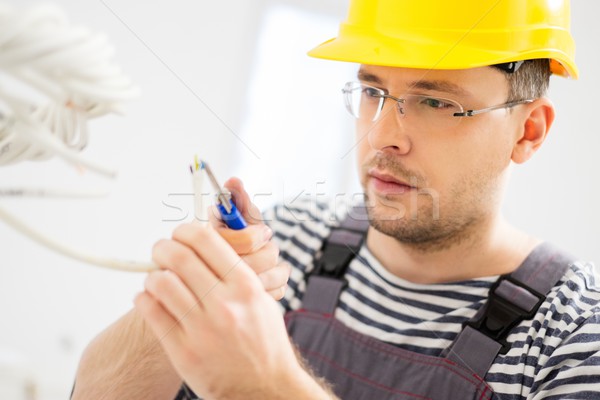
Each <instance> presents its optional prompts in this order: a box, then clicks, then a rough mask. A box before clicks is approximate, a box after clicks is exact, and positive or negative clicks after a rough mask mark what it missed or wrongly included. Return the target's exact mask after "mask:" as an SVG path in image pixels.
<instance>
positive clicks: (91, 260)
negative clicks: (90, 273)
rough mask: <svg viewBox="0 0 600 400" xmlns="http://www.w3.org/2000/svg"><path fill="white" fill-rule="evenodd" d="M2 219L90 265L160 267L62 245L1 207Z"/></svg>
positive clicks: (128, 268) (139, 268)
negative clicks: (98, 254) (97, 254)
mask: <svg viewBox="0 0 600 400" xmlns="http://www.w3.org/2000/svg"><path fill="white" fill-rule="evenodd" d="M0 219H2V220H4V222H6V223H7V224H8V225H10V226H12V227H13V228H14V229H16V230H18V231H19V232H21V233H23V234H24V235H26V236H28V237H29V238H30V239H33V240H35V241H36V242H38V243H40V244H42V245H44V246H46V247H48V248H50V249H52V250H54V251H56V252H58V253H60V254H63V255H65V256H67V257H71V258H74V259H76V260H79V261H83V262H85V263H88V264H93V265H96V266H99V267H104V268H110V269H115V270H120V271H129V272H150V271H155V270H157V269H158V268H159V267H158V266H157V265H156V264H154V263H151V262H147V263H144V262H137V261H129V260H118V259H114V258H108V257H99V256H95V255H91V254H88V253H85V252H82V251H79V250H76V249H74V248H72V247H70V246H68V245H66V244H63V243H60V242H58V241H56V240H54V239H52V238H50V237H48V236H46V235H44V234H43V233H41V232H40V231H38V230H36V229H34V228H32V227H30V226H29V225H27V224H26V223H24V222H23V221H21V220H20V219H18V218H16V217H15V216H13V215H11V214H10V213H9V212H7V211H6V210H4V209H3V208H2V207H0Z"/></svg>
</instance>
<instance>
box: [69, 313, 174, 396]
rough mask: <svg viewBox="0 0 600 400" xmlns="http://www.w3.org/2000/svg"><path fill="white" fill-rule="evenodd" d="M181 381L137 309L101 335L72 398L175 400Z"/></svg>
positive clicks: (90, 348)
mask: <svg viewBox="0 0 600 400" xmlns="http://www.w3.org/2000/svg"><path fill="white" fill-rule="evenodd" d="M180 385H181V379H180V378H179V376H178V375H177V373H176V372H175V370H174V369H173V367H172V366H171V363H170V362H169V360H168V358H167V356H166V355H165V353H164V352H163V350H162V348H161V346H160V344H159V343H158V340H157V339H156V337H155V336H154V334H153V333H152V332H151V331H150V330H148V329H147V327H146V325H145V323H144V321H143V320H142V319H141V317H140V316H139V315H138V314H137V312H136V311H135V310H132V311H130V312H129V313H127V314H126V315H125V316H123V317H122V318H121V319H119V320H118V321H117V322H115V323H114V324H113V325H111V326H110V327H108V328H107V329H106V330H105V331H103V332H102V333H101V334H99V335H98V336H97V337H96V338H95V339H94V340H93V341H92V342H91V343H90V344H89V345H88V347H87V348H86V350H85V351H84V353H83V356H82V358H81V362H80V364H79V369H78V371H77V378H76V383H75V389H74V392H73V397H72V399H74V400H81V399H95V400H109V399H134V398H135V399H138V398H140V399H141V398H143V399H147V400H150V399H160V400H165V399H172V398H174V397H175V395H176V394H177V390H178V389H179V387H180Z"/></svg>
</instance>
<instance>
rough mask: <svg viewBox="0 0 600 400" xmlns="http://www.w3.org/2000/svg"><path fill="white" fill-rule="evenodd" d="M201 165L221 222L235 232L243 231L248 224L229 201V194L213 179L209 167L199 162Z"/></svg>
mask: <svg viewBox="0 0 600 400" xmlns="http://www.w3.org/2000/svg"><path fill="white" fill-rule="evenodd" d="M201 165H202V167H203V168H204V170H205V171H206V174H207V175H208V178H209V179H210V183H211V184H212V186H213V189H214V190H215V192H216V193H217V208H218V209H219V213H220V214H221V219H222V220H223V222H225V225H227V226H228V227H229V228H231V229H235V230H239V229H244V228H245V227H247V226H248V224H247V223H246V221H245V220H244V217H242V214H241V213H240V211H239V210H238V209H237V207H236V206H235V204H234V203H233V200H232V199H231V192H230V191H229V190H227V189H225V188H223V187H222V186H221V185H219V183H218V182H217V178H215V176H214V174H213V173H212V171H211V169H210V167H209V166H208V164H207V163H206V162H205V161H201Z"/></svg>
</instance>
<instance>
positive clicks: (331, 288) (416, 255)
mask: <svg viewBox="0 0 600 400" xmlns="http://www.w3.org/2000/svg"><path fill="white" fill-rule="evenodd" d="M568 6H569V5H568V3H567V2H566V1H560V0H559V1H556V0H531V1H527V2H524V1H522V0H500V1H497V0H495V1H492V0H489V1H481V0H479V1H458V2H447V1H442V0H429V1H425V2H415V1H410V0H377V1H373V0H368V1H367V0H353V1H352V2H351V6H350V13H349V15H348V20H347V21H346V22H345V23H344V24H343V25H342V27H341V29H340V34H339V36H338V38H336V39H333V40H331V41H329V42H326V43H324V44H322V45H321V46H319V47H318V48H316V49H315V50H313V52H312V55H314V56H317V57H322V58H330V59H336V60H342V61H350V62H356V63H359V64H361V66H360V68H359V70H358V74H357V81H356V82H349V83H348V84H346V85H345V86H344V89H343V94H344V98H345V102H346V106H347V108H348V110H349V111H350V112H351V113H352V114H353V115H354V116H355V117H356V118H357V126H356V127H357V132H356V139H357V144H356V149H357V160H358V167H359V172H360V178H361V183H362V186H363V188H364V192H365V197H366V201H365V208H364V209H363V208H351V209H347V210H345V211H344V210H340V209H336V208H335V207H328V206H326V205H322V204H318V205H317V207H316V208H315V207H314V205H311V204H302V205H298V206H296V207H278V208H275V209H274V210H270V211H268V212H266V213H265V220H266V221H267V222H268V223H269V225H270V226H271V229H273V231H274V232H275V233H274V241H275V242H276V243H277V244H278V247H279V250H280V257H281V258H282V259H284V260H286V261H287V262H288V263H290V264H291V265H292V269H291V273H290V281H289V289H288V290H287V292H286V294H285V297H284V298H283V299H282V300H281V304H282V305H283V307H284V308H285V311H286V319H285V324H284V321H283V320H282V319H281V315H280V310H279V309H278V308H277V306H276V303H275V302H273V301H272V299H271V297H269V295H268V294H267V292H266V291H265V289H267V291H269V290H271V291H272V290H275V291H278V290H279V288H280V287H281V286H282V282H283V281H284V280H285V277H286V276H285V274H283V273H282V271H283V268H284V267H282V265H281V264H278V263H277V262H276V261H275V260H274V254H275V251H274V250H273V248H272V245H268V246H266V247H262V246H263V243H264V239H263V240H262V241H261V240H258V239H256V240H253V239H250V238H252V237H257V236H256V235H257V233H258V231H259V230H261V229H263V226H262V225H261V224H260V223H257V224H255V225H254V226H253V227H252V229H253V231H247V233H244V232H243V231H242V232H233V233H232V232H230V231H226V230H223V229H221V228H218V229H214V228H200V227H198V226H194V225H184V226H182V227H180V228H178V229H177V230H176V231H175V232H174V235H173V240H168V241H161V242H159V243H158V244H157V246H155V249H154V253H153V254H154V259H155V261H156V262H157V263H158V264H159V265H161V267H163V269H164V271H161V272H157V273H153V274H151V275H150V276H149V277H148V280H147V282H146V285H145V289H146V290H145V292H144V293H142V294H141V295H139V296H138V297H137V298H136V301H135V304H136V310H137V312H139V315H141V318H143V320H144V321H145V323H146V324H147V326H148V327H149V329H150V330H151V331H152V333H153V334H154V335H155V336H156V337H157V338H158V339H153V338H152V335H151V334H150V333H149V332H147V328H146V325H145V324H144V322H142V319H141V318H140V316H139V315H134V316H129V317H128V319H127V318H126V319H125V320H123V321H127V323H123V325H122V327H123V330H122V331H121V330H120V329H119V326H118V325H117V327H113V328H112V329H109V331H107V332H105V333H104V334H103V335H101V336H100V337H99V338H98V339H96V342H95V343H94V344H92V345H91V346H90V348H89V349H88V350H87V351H86V354H84V357H83V359H82V364H81V367H80V372H79V374H78V382H77V385H76V387H75V396H74V397H77V398H85V397H86V395H88V396H89V393H94V396H93V398H103V397H102V396H104V398H123V397H125V398H170V397H173V396H174V395H175V393H176V392H177V388H178V386H179V384H180V383H181V380H183V381H185V383H186V385H185V386H184V387H183V388H182V389H181V391H179V394H178V395H177V398H180V399H183V398H195V396H194V394H193V393H192V392H195V393H196V394H197V395H198V396H199V397H201V398H207V399H237V398H243V399H249V398H256V399H271V398H273V399H279V398H286V399H287V398H293V399H331V398H336V396H339V397H340V398H344V399H353V398H357V399H358V398H362V399H387V398H390V399H391V398H403V399H404V398H410V399H419V398H421V399H423V398H434V399H469V398H477V399H491V398H500V399H505V398H506V399H565V398H568V399H589V398H596V397H598V396H599V395H600V357H599V356H600V352H599V351H600V334H598V332H600V325H599V324H600V309H599V307H598V300H599V299H600V290H599V288H598V287H597V286H596V284H595V281H596V279H598V275H597V273H596V272H594V271H593V269H592V267H591V266H589V265H583V264H581V263H578V262H574V261H573V260H572V259H570V256H568V255H567V254H565V253H563V252H561V251H560V250H557V249H556V248H554V247H552V246H549V245H547V244H545V243H543V242H542V241H541V240H540V239H538V238H534V237H532V236H530V235H527V234H526V233H524V232H520V231H518V230H517V229H515V228H514V227H512V226H511V225H509V224H508V223H507V222H506V221H505V220H504V219H503V218H502V216H501V214H500V204H501V199H502V194H503V192H504V190H505V186H506V181H507V178H508V172H509V169H510V166H511V164H512V163H515V164H520V163H524V162H526V161H527V160H529V159H530V158H531V157H532V155H533V154H534V153H535V152H536V151H537V150H538V149H539V148H540V146H541V145H542V144H543V142H544V141H545V139H546V136H547V134H548V131H549V129H550V126H551V125H552V121H553V119H554V108H553V105H552V103H551V102H550V101H549V100H548V99H547V98H546V97H545V91H546V88H547V85H548V78H549V75H550V74H551V73H554V74H558V75H564V76H571V77H573V78H576V77H577V69H576V67H575V64H574V62H573V43H572V39H571V37H570V34H569V33H568V24H569V22H568V18H569V9H568ZM230 187H231V188H232V189H233V190H234V192H237V196H236V200H238V201H239V202H240V203H242V206H241V208H242V209H243V210H246V213H247V214H248V215H249V211H248V210H250V208H249V207H250V206H249V205H248V204H247V203H248V199H247V195H246V194H245V192H244V191H243V188H242V187H241V186H240V183H239V181H232V182H230ZM244 204H245V205H244ZM361 210H363V211H361ZM364 210H366V212H367V215H368V222H369V224H370V226H369V227H368V230H367V233H366V239H365V240H364V242H363V241H362V238H363V233H362V232H363V230H364V226H362V225H363V224H362V222H364V221H363V220H364V218H362V217H363V216H364V214H363V212H364ZM219 233H220V234H219ZM244 235H247V236H244ZM252 235H254V236H252ZM267 236H268V234H267ZM244 237H245V238H246V239H243V238H244ZM239 240H246V241H247V242H253V243H254V245H251V246H248V245H247V246H245V248H243V249H242V248H241V247H239V246H236V245H235V243H236V241H239ZM324 243H325V244H324ZM257 249H258V250H257ZM235 250H237V253H239V254H245V253H246V254H247V255H245V256H243V257H242V258H241V259H240V257H239V256H238V255H237V254H236V251H235ZM265 271H266V272H265ZM269 271H271V272H269ZM275 271H277V273H276V272H275ZM267 272H268V273H269V274H270V275H269V276H270V277H271V278H273V280H271V279H270V278H269V279H267V278H266V276H262V277H261V273H267ZM257 273H258V275H257ZM261 278H262V279H261ZM271 294H273V295H274V297H276V298H279V297H280V293H273V292H272V293H271ZM488 298H489V299H488ZM132 321H135V322H132ZM288 334H289V335H290V336H291V338H292V341H293V343H294V345H292V344H291V343H290V340H289V339H288ZM157 341H158V343H159V344H160V346H159V345H157ZM144 343H145V344H144ZM294 347H296V351H297V352H299V353H300V354H301V357H299V356H298V355H296V354H295V350H294ZM303 359H304V360H306V362H305V361H303ZM306 364H308V365H306ZM128 365H129V366H130V367H129V368H130V369H128ZM110 366H114V368H112V371H111V368H109V367H110ZM107 371H108V372H107ZM111 372H112V375H111ZM94 375H96V377H97V378H96V379H95V381H94V378H93V377H94ZM136 390H138V391H137V392H136ZM78 396H79V397H78ZM169 396H170V397H169Z"/></svg>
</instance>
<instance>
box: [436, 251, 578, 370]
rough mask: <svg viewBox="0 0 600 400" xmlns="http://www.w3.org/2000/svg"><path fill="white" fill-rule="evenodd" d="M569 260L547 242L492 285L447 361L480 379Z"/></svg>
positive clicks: (453, 346) (451, 350) (567, 256)
mask: <svg viewBox="0 0 600 400" xmlns="http://www.w3.org/2000/svg"><path fill="white" fill-rule="evenodd" d="M573 261H574V259H573V258H572V257H571V256H570V255H568V254H566V253H564V252H561V251H560V250H558V249H556V248H554V247H553V246H552V245H550V244H548V243H542V244H540V245H539V246H537V247H536V248H535V249H534V250H533V251H532V252H531V253H530V254H529V256H528V257H527V258H526V259H525V261H523V263H522V264H521V266H519V268H517V269H516V270H515V271H514V272H513V273H511V274H507V275H502V276H501V277H500V278H499V279H498V280H497V281H496V282H495V283H494V285H493V286H492V287H491V288H490V292H489V295H488V301H487V302H486V304H485V305H484V306H483V307H482V308H481V309H480V310H479V311H478V312H477V314H475V316H474V317H473V318H472V319H471V320H469V321H467V322H466V323H465V325H464V327H463V330H462V331H461V332H460V333H459V335H458V337H457V338H456V339H455V341H454V342H453V344H452V345H451V348H450V349H449V350H448V355H447V358H448V359H450V360H452V361H455V362H458V363H460V364H462V365H465V366H467V367H469V368H470V369H471V370H473V371H474V372H475V373H476V374H477V375H479V376H481V377H484V376H485V374H486V373H487V371H488V370H489V368H490V367H491V365H492V363H493V362H494V359H495V358H496V356H497V355H498V354H506V352H508V350H509V349H510V344H509V343H508V342H507V341H506V337H507V336H508V335H509V333H510V331H511V330H512V329H513V328H514V327H515V326H516V325H518V324H519V323H520V322H521V321H524V320H527V319H531V318H533V317H534V315H535V313H536V312H537V310H538V308H539V307H540V306H541V305H542V303H543V302H544V300H546V295H547V294H548V293H549V292H550V290H551V289H552V288H553V287H554V286H555V285H556V284H557V283H558V281H559V280H560V279H561V277H562V276H563V275H564V274H565V272H566V270H567V269H568V268H569V266H570V264H571V263H572V262H573Z"/></svg>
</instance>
